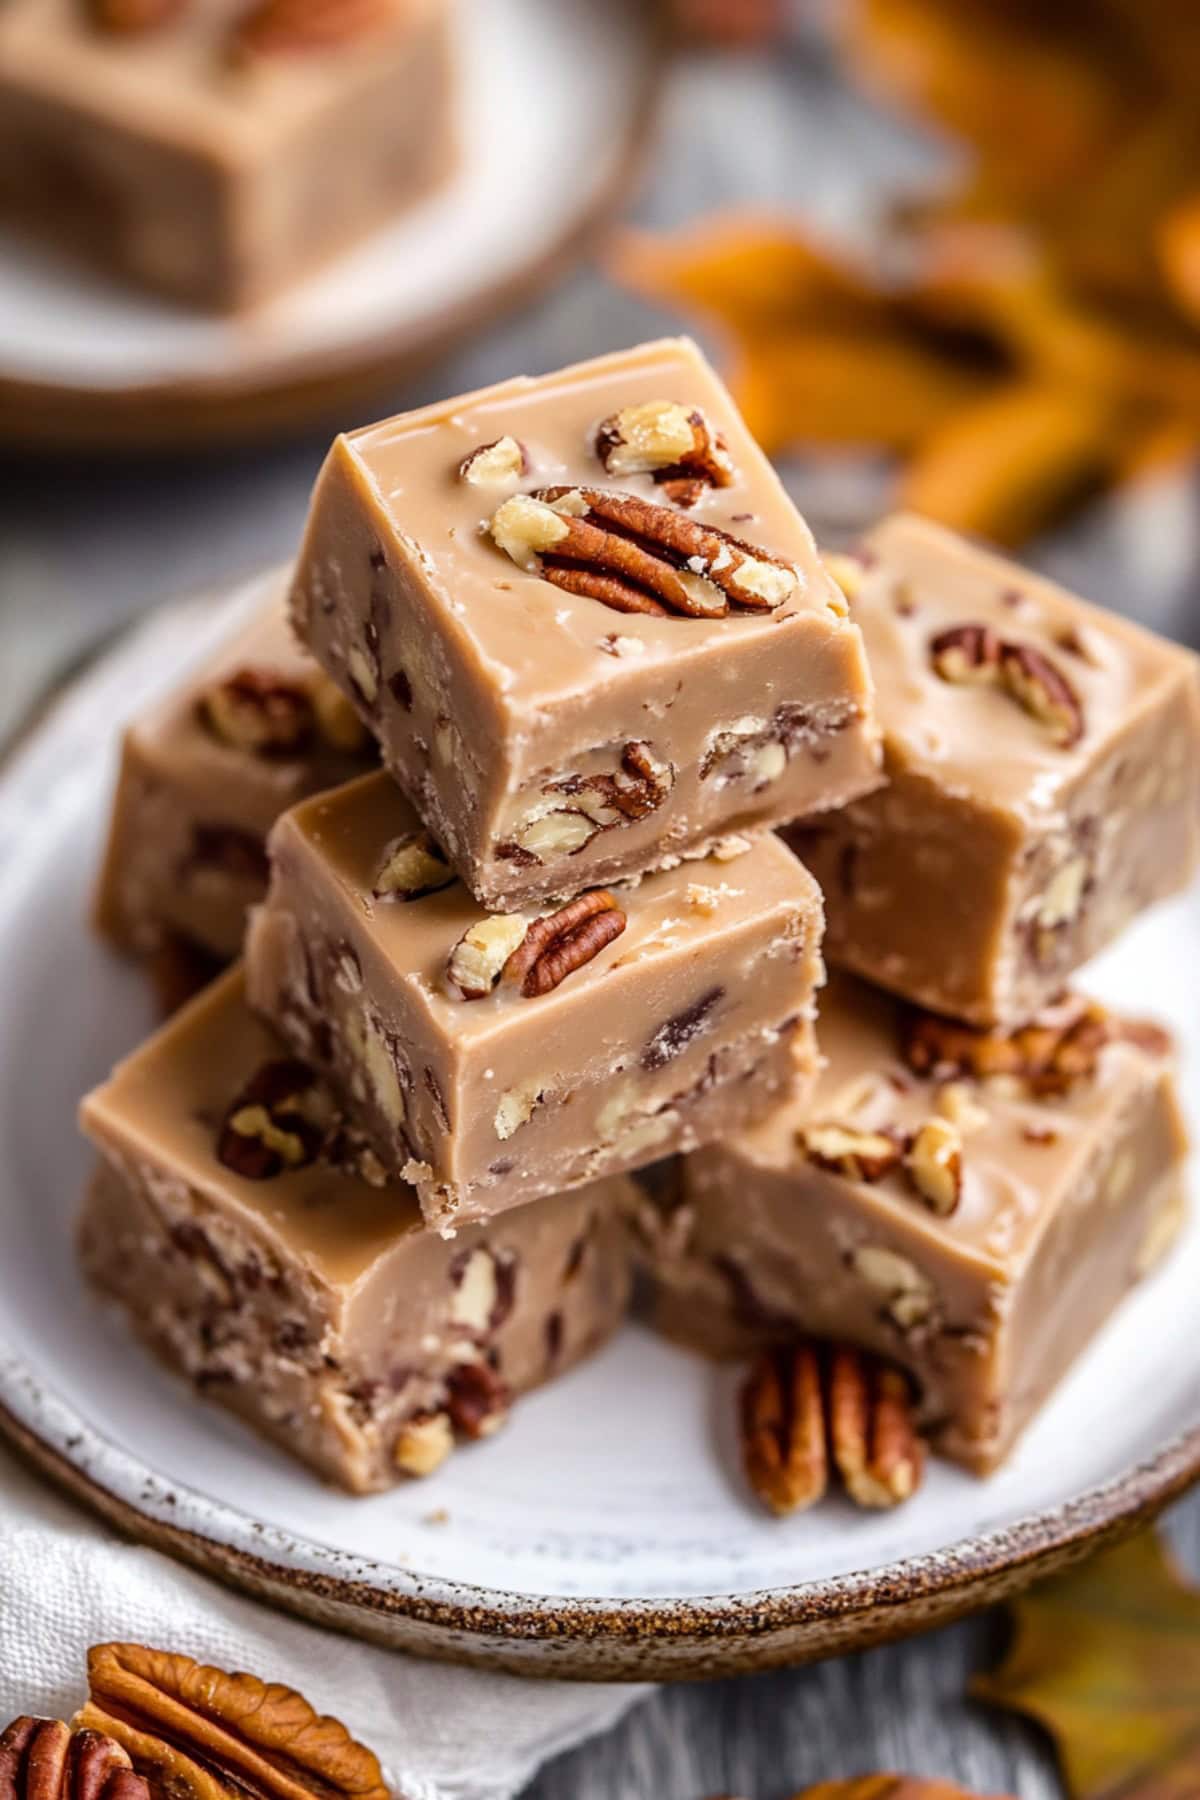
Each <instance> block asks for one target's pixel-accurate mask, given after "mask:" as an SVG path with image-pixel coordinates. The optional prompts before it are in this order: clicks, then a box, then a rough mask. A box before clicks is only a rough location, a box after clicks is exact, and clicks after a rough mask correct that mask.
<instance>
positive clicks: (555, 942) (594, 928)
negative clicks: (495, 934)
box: [504, 888, 626, 999]
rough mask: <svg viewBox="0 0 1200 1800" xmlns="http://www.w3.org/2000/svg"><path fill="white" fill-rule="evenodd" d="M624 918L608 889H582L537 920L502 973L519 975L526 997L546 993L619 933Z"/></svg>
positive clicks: (507, 977) (511, 978)
mask: <svg viewBox="0 0 1200 1800" xmlns="http://www.w3.org/2000/svg"><path fill="white" fill-rule="evenodd" d="M625 924H626V919H625V914H624V913H623V912H622V911H621V908H620V907H619V906H618V905H617V902H616V900H615V899H614V898H613V896H612V895H611V894H610V893H609V892H608V891H607V889H605V888H597V889H595V890H594V891H593V892H592V893H590V894H580V896H579V898H578V899H577V900H572V901H571V902H570V903H569V904H568V905H566V906H563V907H560V908H559V910H558V911H557V912H553V913H547V915H546V916H545V918H542V919H535V920H534V922H533V924H532V925H531V926H530V927H529V930H528V931H527V932H526V934H525V937H524V940H523V941H522V942H521V943H520V944H519V945H518V947H517V948H516V949H515V950H514V951H513V953H512V955H511V956H510V957H509V959H508V961H507V963H506V964H505V965H504V979H505V980H506V981H513V982H518V981H519V982H520V984H521V992H522V993H523V994H524V995H525V996H526V997H527V998H528V999H534V998H536V997H537V996H538V995H539V994H548V993H550V992H551V990H552V989H553V988H556V987H558V985H559V984H560V982H563V981H565V980H566V978H567V976H568V975H571V974H573V973H574V972H575V970H576V969H582V968H583V967H584V966H585V964H587V963H590V962H591V960H592V958H593V957H595V956H598V955H599V954H600V952H601V950H603V948H604V946H605V945H606V944H611V943H612V941H613V939H614V938H618V937H620V935H621V933H622V932H623V931H624V929H625Z"/></svg>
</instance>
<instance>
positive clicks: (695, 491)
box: [596, 400, 734, 506]
mask: <svg viewBox="0 0 1200 1800" xmlns="http://www.w3.org/2000/svg"><path fill="white" fill-rule="evenodd" d="M596 455H597V456H598V457H599V459H600V461H601V462H602V463H603V465H604V468H605V471H606V473H607V474H609V475H616V476H617V477H620V476H622V475H653V477H654V479H655V481H656V482H657V483H658V484H659V486H661V487H662V488H663V490H664V492H665V493H666V494H667V496H668V498H669V499H671V500H673V501H674V502H675V504H676V505H677V506H694V505H695V503H696V501H697V500H698V499H699V498H700V496H701V495H702V494H703V492H704V491H705V489H706V488H709V487H728V486H729V484H730V482H731V481H732V480H733V472H734V471H733V461H732V459H731V457H730V455H729V452H728V450H727V449H726V448H725V444H724V441H723V440H722V438H721V436H720V434H719V433H718V432H716V431H714V430H713V428H712V426H711V425H710V423H709V421H708V419H707V418H706V417H705V415H704V413H703V412H701V410H700V408H699V407H697V406H692V407H688V406H681V405H680V404H679V402H678V401H675V400H647V401H644V402H643V403H642V404H641V405H639V406H623V407H622V408H621V410H620V412H615V413H610V415H609V417H608V418H607V419H605V420H603V421H602V423H601V424H600V426H599V428H598V430H597V432H596Z"/></svg>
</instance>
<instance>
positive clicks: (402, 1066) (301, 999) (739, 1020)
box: [247, 774, 822, 1230]
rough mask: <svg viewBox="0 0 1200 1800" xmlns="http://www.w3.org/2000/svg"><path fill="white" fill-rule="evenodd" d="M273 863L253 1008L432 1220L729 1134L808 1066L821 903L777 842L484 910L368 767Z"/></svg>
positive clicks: (284, 827) (250, 959)
mask: <svg viewBox="0 0 1200 1800" xmlns="http://www.w3.org/2000/svg"><path fill="white" fill-rule="evenodd" d="M270 851H271V864H272V875H271V886H270V891H269V894H268V897H267V901H266V903H265V905H264V906H263V907H262V908H261V909H260V910H259V912H258V913H257V914H256V915H255V918H254V921H253V923H252V925H251V929H250V934H249V937H248V939H247V966H248V991H249V995H250V1002H251V1004H252V1005H253V1006H254V1007H255V1008H256V1009H257V1010H258V1011H260V1012H261V1013H262V1014H264V1015H265V1016H266V1017H267V1018H269V1019H270V1020H271V1021H272V1022H273V1023H274V1024H275V1025H276V1027H277V1028H278V1030H279V1032H280V1034H281V1035H282V1036H283V1037H284V1038H285V1039H286V1041H287V1042H288V1043H289V1044H290V1045H291V1046H292V1048H293V1049H294V1050H295V1051H296V1052H297V1054H299V1055H302V1056H304V1057H305V1058H308V1059H311V1060H313V1061H314V1062H315V1063H317V1064H318V1065H319V1066H320V1067H322V1068H323V1069H326V1070H328V1072H329V1073H330V1075H331V1076H332V1078H333V1081H334V1083H335V1085H336V1086H337V1088H338V1090H339V1092H340V1093H341V1096H342V1098H343V1101H344V1103H345V1105H346V1107H347V1110H348V1111H349V1112H350V1113H351V1115H352V1116H353V1117H354V1119H355V1121H356V1123H357V1124H359V1125H360V1126H361V1127H362V1129H363V1130H364V1131H365V1132H366V1133H367V1135H368V1137H369V1139H370V1142H371V1144H372V1146H373V1148H374V1150H375V1151H376V1153H377V1154H378V1156H379V1157H380V1158H381V1160H382V1162H383V1163H384V1165H385V1167H387V1168H388V1169H389V1170H391V1171H394V1172H395V1173H397V1174H401V1175H403V1176H404V1178H405V1179H406V1180H408V1181H411V1182H412V1184H413V1186H414V1187H415V1188H416V1190H417V1192H418V1193H419V1195H420V1197H421V1203H422V1205H423V1206H424V1208H425V1211H426V1215H427V1217H428V1218H429V1219H430V1221H431V1222H432V1223H433V1224H435V1225H436V1226H438V1227H439V1228H440V1229H442V1230H451V1229H453V1227H454V1226H455V1225H456V1224H458V1223H460V1222H462V1221H464V1220H470V1219H478V1218H484V1217H487V1216H489V1215H491V1214H494V1213H498V1212H501V1211H503V1210H504V1209H505V1208H507V1207H511V1206H516V1205H518V1204H519V1203H523V1202H525V1201H528V1200H532V1199H535V1198H537V1197H538V1196H539V1195H541V1194H549V1193H557V1192H560V1191H562V1190H564V1189H568V1188H574V1187H576V1186H577V1185H578V1184H579V1183H580V1182H583V1181H590V1180H592V1179H594V1178H595V1177H596V1176H599V1175H605V1174H610V1173H612V1172H614V1171H616V1170H621V1169H630V1168H634V1167H636V1166H637V1165H638V1164H640V1163H646V1162H649V1161H651V1160H653V1158H655V1157H657V1156H663V1155H666V1154H668V1153H669V1152H671V1151H673V1150H676V1149H685V1148H690V1147H691V1146H693V1145H696V1144H701V1143H704V1142H705V1141H707V1140H708V1139H710V1138H715V1137H720V1136H722V1135H723V1134H724V1133H726V1132H728V1131H732V1130H733V1129H734V1128H735V1127H737V1126H739V1125H743V1124H746V1123H749V1122H750V1121H751V1120H753V1119H757V1118H759V1117H761V1116H762V1114H763V1113H764V1112H766V1111H767V1110H768V1109H769V1108H770V1107H772V1106H773V1105H776V1104H777V1103H778V1102H779V1101H780V1100H781V1099H783V1098H784V1097H786V1096H787V1095H788V1094H789V1093H790V1092H792V1091H793V1090H794V1088H795V1086H796V1084H797V1082H798V1081H800V1080H802V1078H803V1077H804V1076H805V1074H806V1073H807V1074H811V1072H812V1069H813V1067H814V1063H815V1049H814V1044H813V1033H812V1014H813V1011H814V1005H815V992H816V988H817V985H818V984H819V982H820V980H821V978H822V965H821V955H820V938H821V902H820V895H819V893H818V890H817V885H816V883H815V882H814V881H813V880H812V878H811V876H810V875H809V874H808V873H807V871H806V870H804V869H803V868H802V867H801V866H800V864H799V863H798V862H797V861H796V860H795V858H794V857H793V856H792V855H791V854H790V852H789V851H788V850H786V849H785V848H784V846H783V844H782V843H780V841H779V840H778V839H777V838H775V837H773V836H772V835H771V834H769V833H763V834H760V835H759V836H758V837H757V838H756V839H746V838H735V839H732V840H726V841H725V842H723V843H722V844H721V845H719V846H718V847H717V848H716V849H715V850H714V852H713V853H712V854H711V855H709V856H708V857H705V858H696V859H692V860H689V861H687V862H684V863H681V864H679V865H678V866H677V867H676V868H674V869H669V870H664V871H661V872H660V873H658V874H655V875H651V876H647V877H646V878H645V879H644V880H642V881H641V882H639V883H634V884H630V885H627V886H624V887H621V886H618V887H616V888H614V889H612V890H608V889H590V890H588V891H587V892H586V893H585V894H583V895H581V896H579V897H577V899H576V900H574V901H572V902H569V903H568V904H567V905H566V906H565V907H562V908H558V907H553V908H551V909H550V910H549V911H548V912H544V913H541V914H535V913H534V912H532V911H530V912H528V913H503V914H499V913H498V914H488V913H486V912H484V910H483V909H482V908H481V907H480V906H479V905H478V904H477V902H475V901H474V900H473V899H472V898H471V896H470V895H469V894H468V893H467V891H466V889H465V888H464V887H463V885H462V883H461V882H459V881H456V880H455V879H454V877H453V874H452V872H451V871H450V869H449V868H448V867H447V865H446V864H445V862H444V861H442V860H441V858H440V857H439V856H438V855H437V854H436V852H435V851H434V849H433V847H432V845H431V842H430V840H429V838H428V836H427V835H426V833H425V832H424V831H423V829H422V828H421V827H420V825H419V822H418V820H417V818H416V815H415V814H414V812H413V810H412V808H411V807H410V805H409V804H408V802H407V801H406V800H405V799H404V797H403V795H402V794H401V793H400V791H399V789H398V788H397V787H396V786H395V785H394V783H393V782H391V781H390V780H389V779H388V777H387V776H386V775H382V774H380V775H372V776H366V777H364V778H363V779H362V780H360V781H357V782H352V783H350V784H349V785H348V786H346V787H344V788H341V789H339V790H337V791H336V792H335V793H333V794H327V795H323V796H318V797H317V798H315V799H313V800H309V801H306V802H305V803H304V804H303V805H301V806H298V807H296V808H294V809H293V810H292V811H291V812H290V813H287V814H286V815H285V816H284V818H283V819H281V820H280V822H279V824H278V825H277V826H276V828H275V830H274V831H273V833H272V834H271V840H270Z"/></svg>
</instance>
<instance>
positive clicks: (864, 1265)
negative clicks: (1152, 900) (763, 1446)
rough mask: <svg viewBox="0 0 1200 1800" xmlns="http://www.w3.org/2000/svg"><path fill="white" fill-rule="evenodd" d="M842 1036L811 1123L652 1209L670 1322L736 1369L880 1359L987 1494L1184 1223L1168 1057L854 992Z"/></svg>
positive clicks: (1131, 1044)
mask: <svg viewBox="0 0 1200 1800" xmlns="http://www.w3.org/2000/svg"><path fill="white" fill-rule="evenodd" d="M820 1028H821V1048H822V1051H823V1053H824V1056H825V1058H826V1064H825V1067H824V1069H823V1071H822V1073H821V1077H820V1080H819V1083H818V1086H817V1089H816V1092H815V1093H814V1094H813V1095H812V1097H811V1099H810V1100H809V1101H808V1102H807V1103H805V1104H801V1105H793V1106H788V1107H784V1108H781V1109H780V1111H778V1112H777V1113H776V1114H774V1115H773V1116H772V1117H771V1118H770V1119H769V1120H767V1121H766V1122H765V1123H764V1124H763V1125H761V1126H760V1127H758V1128H756V1129H755V1130H753V1131H750V1132H744V1133H741V1134H739V1135H738V1136H737V1137H736V1138H730V1139H728V1140H727V1141H726V1142H725V1143H723V1144H721V1145H714V1146H712V1147H710V1148H708V1149H706V1150H702V1151H700V1152H698V1153H697V1154H696V1155H695V1156H692V1157H688V1158H686V1159H684V1161H683V1164H682V1167H681V1169H680V1170H679V1171H678V1176H677V1182H676V1184H675V1185H674V1187H673V1188H672V1190H671V1191H670V1192H669V1193H667V1194H666V1195H665V1196H660V1198H659V1199H658V1201H654V1200H651V1199H650V1198H649V1196H647V1197H645V1198H644V1199H643V1201H642V1202H641V1204H640V1206H639V1212H638V1215H637V1216H638V1220H639V1224H640V1231H639V1237H640V1239H641V1243H642V1249H643V1254H645V1255H646V1257H647V1260H648V1263H649V1266H650V1268H651V1269H652V1272H653V1277H654V1281H655V1284H656V1287H657V1297H656V1303H655V1305H656V1318H657V1322H658V1324H659V1325H660V1326H661V1328H662V1329H663V1330H664V1331H666V1332H667V1333H668V1335H670V1336H672V1337H675V1338H677V1339H679V1340H680V1341H682V1342H684V1343H687V1344H690V1345H692V1346H694V1347H696V1348H698V1349H701V1350H704V1351H706V1352H708V1353H710V1354H715V1355H735V1356H736V1355H741V1354H743V1353H747V1352H749V1351H752V1350H755V1349H757V1348H759V1347H761V1346H764V1345H766V1344H770V1343H772V1342H786V1341H788V1340H789V1339H791V1338H793V1337H795V1336H797V1335H798V1334H810V1333H811V1334H814V1335H816V1336H818V1337H823V1338H828V1339H832V1340H837V1341H841V1342H846V1343H850V1344H854V1345H857V1346H859V1347H861V1348H864V1349H867V1350H872V1351H874V1352H876V1353H877V1354H879V1355H881V1356H883V1357H885V1358H888V1359H889V1360H891V1361H892V1362H894V1363H895V1364H897V1365H898V1366H900V1367H902V1368H904V1369H907V1370H908V1371H909V1373H910V1374H911V1376H912V1378H913V1381H914V1383H915V1387H916V1391H917V1393H918V1395H919V1399H920V1417H921V1419H922V1420H923V1422H924V1425H925V1427H926V1428H927V1430H928V1431H929V1432H930V1433H931V1435H932V1437H933V1441H934V1443H935V1444H936V1446H937V1447H938V1448H939V1449H940V1450H941V1451H942V1453H943V1454H945V1455H946V1456H949V1457H952V1458H953V1459H954V1460H956V1461H957V1462H960V1463H962V1464H963V1465H965V1467H967V1468H968V1469H971V1470H973V1471H975V1472H976V1473H978V1474H985V1473H987V1472H988V1471H989V1470H991V1469H993V1468H995V1467H996V1466H997V1464H998V1463H1000V1462H1001V1461H1002V1460H1003V1459H1004V1458H1005V1457H1006V1456H1007V1455H1008V1453H1009V1451H1010V1450H1011V1449H1012V1447H1013V1445H1014V1443H1015V1442H1016V1440H1017V1438H1018V1436H1019V1435H1020V1433H1021V1431H1022V1430H1023V1429H1024V1428H1025V1426H1026V1425H1027V1424H1028V1423H1029V1421H1030V1419H1031V1418H1032V1417H1033V1416H1034V1414H1035V1413H1036V1412H1037V1410H1038V1408H1039V1407H1040V1406H1041V1405H1042V1404H1043V1402H1044V1401H1045V1400H1046V1399H1047V1397H1048V1396H1049V1394H1050V1393H1051V1391H1052V1390H1053V1388H1054V1387H1055V1385H1056V1384H1057V1383H1058V1381H1059V1380H1060V1379H1061V1377H1062V1376H1063V1375H1064V1374H1065V1373H1066V1371H1067V1370H1068V1369H1069V1368H1070V1366H1071V1364H1072V1363H1073V1362H1074V1360H1075V1358H1076V1357H1077V1356H1078V1355H1079V1354H1080V1352H1081V1351H1082V1350H1083V1349H1084V1347H1085V1346H1086V1344H1087V1343H1088V1341H1089V1339H1090V1338H1091V1337H1092V1336H1093V1334H1094V1333H1095V1332H1096V1331H1097V1330H1098V1328H1099V1327H1100V1326H1101V1325H1102V1324H1103V1323H1104V1321H1105V1320H1106V1319H1107V1318H1108V1316H1109V1314H1110V1313H1111V1312H1112V1310H1113V1308H1114V1307H1115V1306H1116V1305H1117V1303H1118V1302H1119V1301H1120V1299H1121V1298H1122V1296H1123V1295H1124V1294H1125V1293H1126V1292H1127V1291H1128V1290H1129V1289H1130V1288H1131V1287H1132V1286H1133V1284H1134V1283H1135V1282H1137V1281H1138V1280H1139V1279H1141V1278H1142V1277H1143V1276H1144V1275H1146V1274H1147V1273H1149V1271H1150V1270H1151V1269H1152V1268H1154V1267H1155V1265H1156V1264H1157V1263H1158V1262H1159V1260H1160V1259H1161V1258H1162V1257H1163V1256H1164V1255H1165V1254H1166V1252H1167V1251H1168V1249H1169V1248H1170V1245H1171V1243H1172V1242H1173V1239H1174V1237H1175V1234H1176V1232H1177V1231H1178V1229H1179V1227H1180V1225H1181V1224H1182V1222H1183V1218H1184V1213H1185V1207H1186V1186H1185V1179H1184V1177H1185V1153H1186V1148H1187V1146H1186V1142H1185V1136H1184V1128H1183V1124H1182V1121H1181V1116H1180V1112H1179V1108H1178V1104H1177V1100H1176V1096H1175V1089H1174V1082H1173V1078H1172V1073H1171V1063H1170V1043H1169V1040H1168V1039H1167V1037H1166V1034H1165V1033H1163V1032H1162V1031H1161V1030H1160V1029H1159V1028H1157V1027H1155V1026H1153V1025H1148V1024H1145V1023H1137V1022H1132V1021H1127V1020H1122V1019H1120V1018H1118V1017H1115V1016H1114V1015H1112V1014H1110V1013H1107V1012H1106V1011H1105V1010H1104V1009H1103V1008H1101V1007H1100V1006H1098V1005H1097V1004H1096V1003H1095V1002H1092V1001H1089V1000H1087V999H1084V998H1083V997H1082V996H1079V995H1077V994H1072V995H1068V996H1066V997H1063V998H1060V999H1059V1001H1058V1002H1056V1004H1055V1006H1054V1007H1053V1008H1052V1009H1049V1010H1048V1011H1047V1012H1045V1013H1044V1014H1042V1015H1040V1016H1039V1017H1038V1019H1037V1020H1035V1021H1034V1022H1032V1023H1031V1024H1029V1025H1028V1026H1026V1027H1024V1028H1023V1029H1022V1030H1021V1031H1018V1032H1015V1033H1005V1032H1001V1031H992V1032H985V1031H981V1030H978V1029H976V1028H973V1027H970V1026H964V1025H955V1024H953V1023H951V1022H949V1021H947V1020H946V1019H944V1018H942V1017H940V1016H938V1015H935V1014H929V1013H917V1012H912V1011H909V1010H908V1009H905V1008H904V1007H903V1006H902V1005H901V1004H900V1003H898V1002H897V1001H895V1000H894V999H892V998H891V997H890V996H888V995H886V994H884V993H882V992H881V991H880V990H878V989H874V988H868V987H867V986H866V985H865V984H863V983H859V982H857V981H856V980H855V979H854V978H853V977H851V976H848V975H834V976H833V977H832V978H831V980H830V985H829V988H828V989H827V991H826V994H825V996H824V997H823V1000H822V1005H821V1021H820Z"/></svg>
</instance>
